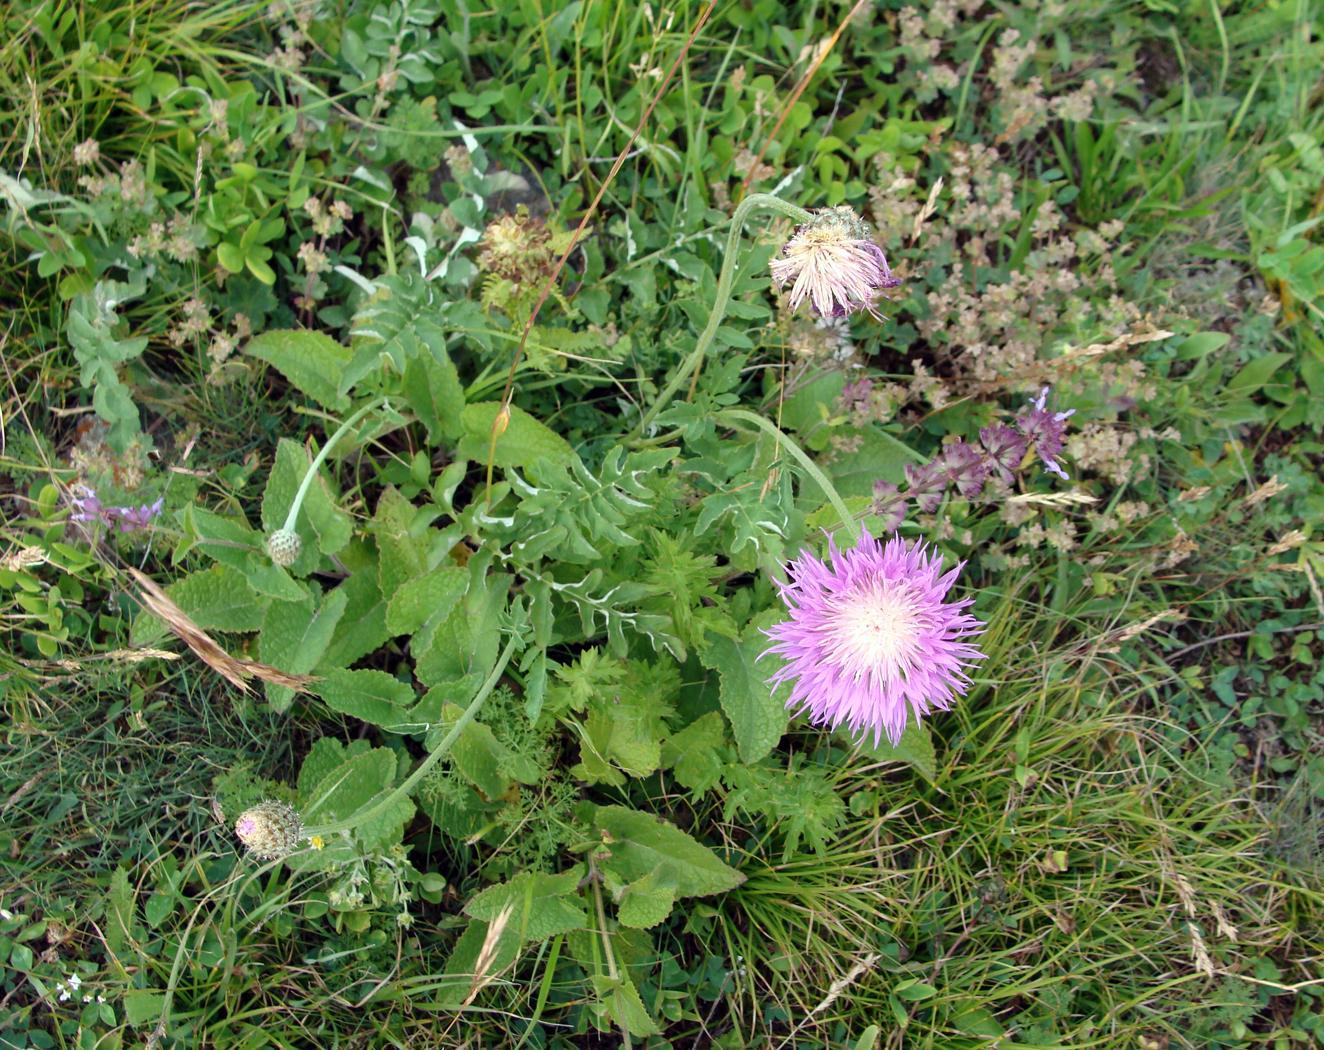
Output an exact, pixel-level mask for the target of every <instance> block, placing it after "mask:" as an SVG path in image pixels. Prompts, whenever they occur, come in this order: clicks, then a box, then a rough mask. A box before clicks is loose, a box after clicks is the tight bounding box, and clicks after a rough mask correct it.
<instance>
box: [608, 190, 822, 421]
mask: <svg viewBox="0 0 1324 1050" xmlns="http://www.w3.org/2000/svg"><path fill="white" fill-rule="evenodd" d="M755 208H768V209H769V210H771V211H776V212H780V213H781V214H782V215H785V216H788V217H789V218H792V219H794V220H795V221H796V222H808V221H809V220H810V219H812V218H813V217H814V216H813V213H812V212H808V211H806V210H805V209H804V208H801V207H798V206H797V205H794V204H789V203H787V202H786V201H784V200H782V199H781V198H780V197H774V196H773V195H772V194H771V193H751V194H750V195H749V196H748V197H746V198H745V199H744V200H743V201H741V202H740V204H739V205H737V206H736V210H735V214H734V215H732V216H731V228H730V232H728V233H727V235H726V254H725V255H723V256H722V271H721V273H720V274H718V277H717V295H716V297H715V298H714V299H713V310H712V313H711V314H709V315H708V324H707V325H706V326H705V327H704V329H703V331H702V332H701V333H700V334H699V341H698V342H697V343H695V344H694V349H693V350H691V351H690V354H689V356H688V357H686V358H685V360H684V361H683V362H681V366H680V368H679V369H677V370H676V374H675V375H673V376H672V377H671V379H670V380H669V381H668V383H667V385H666V386H665V387H663V388H662V392H661V393H660V394H658V396H657V400H655V401H654V402H653V404H652V405H651V406H650V407H649V409H648V411H647V412H645V413H644V415H643V418H642V419H640V420H639V422H638V423H637V424H636V425H635V428H634V429H633V430H632V431H630V436H629V438H627V439H626V440H627V441H629V440H631V439H633V438H638V437H642V436H643V435H644V434H646V433H647V432H648V428H649V427H650V426H651V425H652V423H653V420H654V419H656V418H657V415H658V413H659V412H661V411H662V410H663V409H664V408H666V407H667V405H669V404H670V403H671V399H672V398H673V397H675V396H676V393H677V392H678V391H679V390H680V388H681V386H682V385H684V383H685V380H687V379H689V377H690V375H691V374H694V373H696V372H697V369H698V367H699V365H700V364H702V363H703V355H704V354H706V353H707V352H708V347H709V346H710V345H712V341H713V337H714V336H716V335H717V329H718V327H719V326H720V325H721V323H722V318H724V317H725V316H726V308H727V305H728V304H729V303H730V302H731V282H732V280H734V278H735V269H736V250H737V249H738V248H739V247H740V232H741V230H742V229H743V228H744V225H745V219H747V218H748V217H749V213H750V212H752V211H753V210H754V209H755ZM696 378H697V375H696Z"/></svg>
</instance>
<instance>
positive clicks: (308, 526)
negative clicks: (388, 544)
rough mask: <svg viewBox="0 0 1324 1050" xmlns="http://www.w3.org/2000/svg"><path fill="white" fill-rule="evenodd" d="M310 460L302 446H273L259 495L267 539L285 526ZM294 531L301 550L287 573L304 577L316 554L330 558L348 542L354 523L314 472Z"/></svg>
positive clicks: (283, 441)
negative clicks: (262, 487)
mask: <svg viewBox="0 0 1324 1050" xmlns="http://www.w3.org/2000/svg"><path fill="white" fill-rule="evenodd" d="M311 462H312V459H311V457H310V456H309V455H308V453H307V451H306V450H305V449H304V448H303V446H302V445H299V444H297V443H296V442H294V441H291V440H290V439H289V438H281V440H280V442H279V444H277V446H276V461H275V462H274V463H273V464H272V467H271V476H270V477H269V478H268V479H267V487H266V490H265V491H264V492H263V494H262V527H263V529H264V530H265V531H266V533H267V535H271V533H273V532H275V531H276V530H277V529H279V528H283V527H284V525H285V515H286V514H287V513H288V512H289V509H290V506H291V505H292V504H293V503H294V496H295V493H297V492H298V490H299V486H300V484H302V482H303V477H304V474H305V473H306V472H307V470H308V467H309V466H310V465H311ZM294 531H295V532H297V533H298V534H299V539H300V540H301V541H302V542H303V549H302V550H301V551H300V552H299V557H298V558H296V559H295V561H294V564H293V565H291V566H289V571H290V572H291V573H292V574H293V575H295V576H307V575H308V574H309V573H311V572H313V571H314V570H315V569H316V568H317V565H318V562H319V560H320V559H319V558H318V552H319V551H320V552H321V553H322V554H334V553H335V552H336V551H338V550H340V549H341V548H342V547H344V546H345V544H347V543H348V542H349V541H350V538H351V537H352V536H353V534H354V522H353V520H352V519H351V518H350V516H349V515H348V514H346V513H345V512H344V511H343V510H341V509H340V507H339V506H338V505H337V503H336V500H335V498H334V497H333V496H332V494H331V492H330V489H329V487H328V485H327V481H326V477H325V474H324V473H323V472H322V471H319V472H318V476H317V477H316V478H315V479H314V480H313V483H312V485H311V486H310V487H309V489H308V495H307V497H306V498H305V499H304V501H303V506H302V508H301V510H300V512H299V516H298V518H297V519H296V520H295V523H294Z"/></svg>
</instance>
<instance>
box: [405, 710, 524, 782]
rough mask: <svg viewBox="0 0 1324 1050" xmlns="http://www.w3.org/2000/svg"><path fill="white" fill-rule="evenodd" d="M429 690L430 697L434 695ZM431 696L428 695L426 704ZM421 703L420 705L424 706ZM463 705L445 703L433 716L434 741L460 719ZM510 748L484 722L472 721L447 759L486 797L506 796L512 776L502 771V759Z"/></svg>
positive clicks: (417, 715)
mask: <svg viewBox="0 0 1324 1050" xmlns="http://www.w3.org/2000/svg"><path fill="white" fill-rule="evenodd" d="M435 695H436V694H435V693H430V694H429V697H435ZM427 700H428V698H425V703H426V702H427ZM424 706H425V705H424V704H420V705H419V708H422V707H424ZM463 710H464V709H463V708H461V707H460V706H459V705H457V704H450V703H448V704H445V705H443V707H442V709H441V711H440V712H439V713H438V715H437V716H436V717H435V718H434V719H428V720H429V721H432V722H434V723H435V725H434V726H433V730H432V733H431V734H430V736H429V746H431V741H432V740H434V739H436V738H438V737H440V736H441V735H442V734H443V733H445V732H446V731H447V730H448V729H449V728H450V727H451V726H453V725H454V724H455V723H456V722H457V721H459V718H460V715H461V714H462V713H463ZM412 717H413V718H414V719H416V720H419V717H420V711H419V710H418V709H415V711H414V712H413V714H412ZM506 754H507V749H506V748H505V747H504V746H502V744H501V743H500V742H499V741H498V740H497V738H496V734H495V733H493V732H492V730H491V729H490V728H489V727H488V726H485V725H483V724H482V723H481V722H470V723H469V724H468V725H467V726H465V727H464V730H463V731H462V732H461V733H460V735H459V737H458V738H457V739H456V741H455V743H454V744H452V745H451V753H450V756H449V758H448V761H449V762H450V763H451V765H453V766H454V767H455V770H456V772H458V773H459V774H460V775H461V776H463V777H464V778H465V779H466V780H468V781H469V783H471V784H473V786H474V787H476V788H477V789H478V790H479V791H480V792H482V795H483V797H484V798H485V799H487V800H496V799H500V798H501V797H503V796H504V795H505V794H506V793H507V792H508V791H509V790H510V778H509V777H507V776H506V774H505V773H504V772H503V770H502V764H503V763H502V759H503V758H505V756H506Z"/></svg>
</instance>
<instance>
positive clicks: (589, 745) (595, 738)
mask: <svg viewBox="0 0 1324 1050" xmlns="http://www.w3.org/2000/svg"><path fill="white" fill-rule="evenodd" d="M664 732H666V727H665V726H664V725H662V724H660V723H659V722H658V719H657V718H656V716H655V714H654V712H653V711H652V710H651V709H650V706H649V703H648V701H647V700H640V701H638V702H632V701H629V700H626V699H624V698H622V699H618V700H616V701H615V702H613V703H612V704H610V705H609V706H601V707H600V706H597V705H595V706H594V709H593V711H592V712H591V713H590V714H589V717H588V719H587V721H586V722H585V723H584V733H583V736H582V738H581V742H580V747H579V764H578V765H576V766H575V767H574V768H573V769H572V770H571V772H572V774H573V775H574V776H576V777H579V778H580V779H582V780H584V781H585V782H587V783H589V784H600V783H606V784H612V785H614V786H617V787H619V786H621V785H622V784H624V783H625V777H623V776H622V775H621V773H624V774H625V775H626V776H631V777H645V776H647V775H648V774H649V773H652V772H653V771H654V770H656V769H658V767H659V766H661V764H662V742H661V735H662V733H664Z"/></svg>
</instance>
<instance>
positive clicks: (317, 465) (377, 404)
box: [284, 397, 391, 530]
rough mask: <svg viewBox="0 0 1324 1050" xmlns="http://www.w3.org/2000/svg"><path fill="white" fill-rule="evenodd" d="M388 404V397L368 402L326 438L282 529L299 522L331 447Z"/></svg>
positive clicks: (300, 485)
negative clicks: (357, 424) (370, 414)
mask: <svg viewBox="0 0 1324 1050" xmlns="http://www.w3.org/2000/svg"><path fill="white" fill-rule="evenodd" d="M390 402H391V399H390V398H389V397H383V398H378V399H377V400H376V401H369V402H368V403H367V404H366V405H364V406H363V407H362V408H360V409H359V410H358V411H357V412H355V413H354V414H353V415H352V416H350V417H349V418H348V419H347V420H345V422H343V423H341V424H340V426H339V427H337V428H336V432H335V433H334V434H332V435H331V436H330V437H329V438H327V441H326V444H325V445H323V446H322V448H321V450H320V451H319V452H318V453H317V456H316V457H315V458H314V459H313V462H312V463H311V464H310V465H309V467H308V470H307V472H306V473H305V474H304V476H303V481H302V482H300V484H299V491H298V492H296V493H295V494H294V502H293V503H291V504H290V512H289V513H288V514H286V515H285V525H284V528H285V529H286V530H292V529H293V528H294V523H295V522H296V521H298V520H299V511H300V510H301V509H302V508H303V501H304V499H305V497H307V495H308V490H309V489H310V488H312V487H313V478H315V477H317V472H318V471H319V470H321V469H322V464H323V463H325V462H326V457H327V456H329V455H330V454H331V448H332V446H333V445H335V443H336V442H337V441H339V440H340V439H341V438H342V437H344V436H345V434H346V433H347V432H348V431H349V429H350V428H351V427H352V426H354V424H355V423H357V422H359V420H361V419H362V418H363V417H364V416H366V415H367V414H368V413H369V412H371V411H372V410H373V409H376V408H381V407H383V406H385V405H388V404H390Z"/></svg>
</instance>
